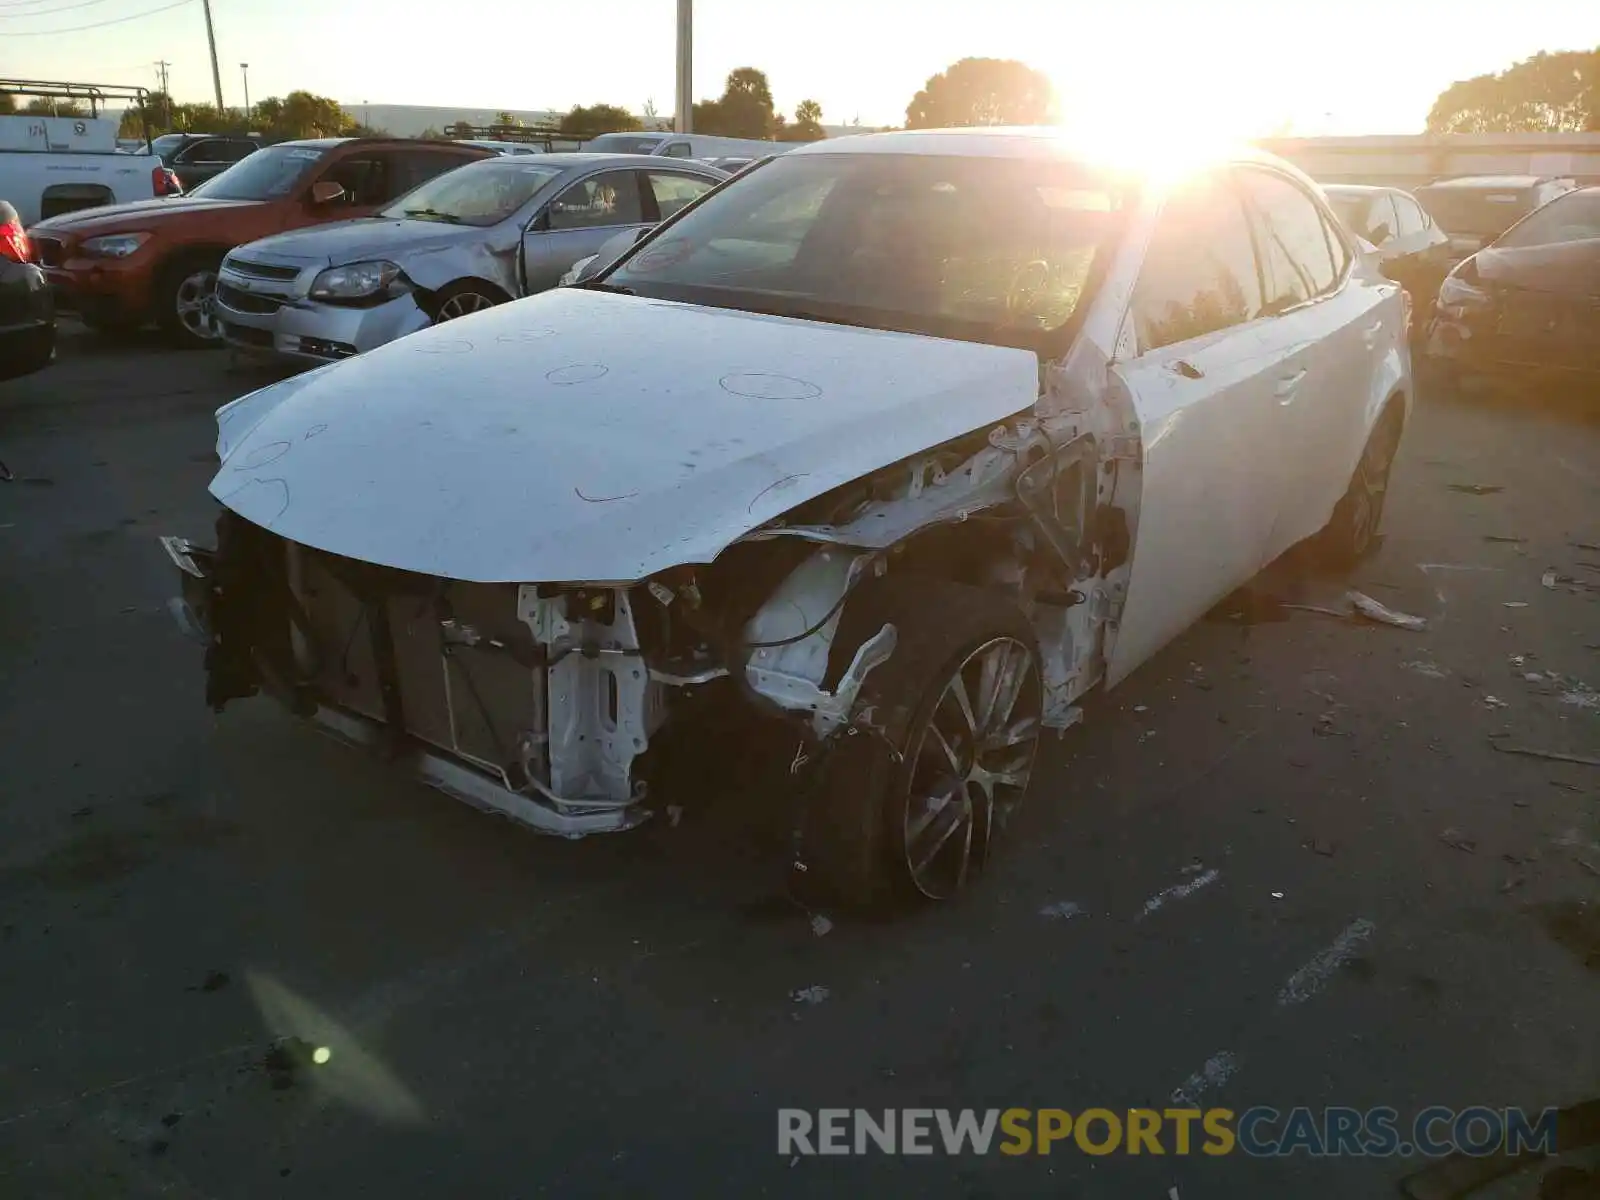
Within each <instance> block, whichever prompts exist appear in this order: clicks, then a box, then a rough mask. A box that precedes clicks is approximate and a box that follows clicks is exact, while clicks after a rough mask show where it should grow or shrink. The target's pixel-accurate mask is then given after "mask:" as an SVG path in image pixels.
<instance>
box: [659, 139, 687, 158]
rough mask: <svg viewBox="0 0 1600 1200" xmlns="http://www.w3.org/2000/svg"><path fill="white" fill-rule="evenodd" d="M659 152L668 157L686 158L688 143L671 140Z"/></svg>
mask: <svg viewBox="0 0 1600 1200" xmlns="http://www.w3.org/2000/svg"><path fill="white" fill-rule="evenodd" d="M661 153H662V154H664V155H666V156H667V157H668V158H688V157H689V143H688V142H673V143H672V144H671V145H669V146H668V147H667V148H666V149H665V150H663V151H661Z"/></svg>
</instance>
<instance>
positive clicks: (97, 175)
mask: <svg viewBox="0 0 1600 1200" xmlns="http://www.w3.org/2000/svg"><path fill="white" fill-rule="evenodd" d="M80 126H81V127H83V128H82V132H79V131H78V129H79V127H80ZM116 132H117V123H116V122H115V121H107V120H104V119H94V118H87V117H85V118H70V117H38V116H9V115H8V116H0V200H5V201H7V202H9V203H10V204H11V206H12V207H13V208H15V209H16V210H17V215H18V216H19V217H21V219H22V224H23V226H24V227H27V226H30V225H33V224H34V223H35V222H36V221H38V220H39V218H40V212H41V206H42V203H43V200H44V196H45V192H46V190H47V189H48V188H52V187H56V186H59V185H82V184H87V185H90V186H97V187H104V188H106V189H108V190H109V191H110V193H111V198H110V200H108V201H107V203H109V204H125V203H127V202H128V201H130V200H150V199H152V198H154V196H155V183H154V180H153V179H152V176H151V172H152V171H153V170H154V169H155V168H156V167H159V166H161V158H160V156H159V155H155V154H125V153H123V152H121V151H119V150H118V149H117V148H116ZM141 145H142V143H141Z"/></svg>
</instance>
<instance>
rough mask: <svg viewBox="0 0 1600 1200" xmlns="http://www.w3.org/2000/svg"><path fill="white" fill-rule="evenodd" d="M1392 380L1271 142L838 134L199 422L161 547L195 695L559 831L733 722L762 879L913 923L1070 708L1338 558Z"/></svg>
mask: <svg viewBox="0 0 1600 1200" xmlns="http://www.w3.org/2000/svg"><path fill="white" fill-rule="evenodd" d="M1168 174H1170V173H1168ZM1410 402H1411V368H1410V359H1409V356H1408V351H1407V349H1406V329H1405V310H1404V304H1403V298H1402V295H1401V292H1400V289H1399V288H1398V287H1396V286H1395V285H1394V284H1392V283H1390V282H1389V281H1388V280H1386V279H1384V278H1383V277H1382V276H1381V275H1380V274H1379V273H1378V272H1377V269H1376V267H1375V265H1374V263H1373V262H1372V260H1371V258H1370V256H1367V255H1364V254H1362V253H1361V251H1360V250H1359V248H1358V247H1357V246H1356V245H1355V244H1354V243H1353V242H1352V241H1351V239H1350V238H1349V236H1348V235H1347V234H1346V233H1344V232H1343V231H1342V230H1341V227H1340V225H1339V223H1338V222H1337V221H1336V220H1335V219H1334V218H1333V216H1332V214H1331V213H1330V211H1329V209H1328V207H1327V204H1326V202H1325V201H1324V199H1323V198H1322V196H1321V194H1320V193H1319V192H1318V190H1317V188H1316V186H1315V185H1314V184H1313V183H1311V182H1310V181H1309V180H1308V179H1307V178H1306V177H1305V176H1303V175H1301V174H1300V173H1298V172H1297V171H1295V170H1294V169H1293V168H1292V167H1289V166H1287V165H1286V164H1284V163H1282V162H1280V161H1278V160H1276V159H1273V158H1270V157H1267V156H1262V155H1256V154H1247V155H1243V156H1239V157H1234V158H1228V159H1224V160H1221V161H1215V162H1212V163H1209V164H1207V165H1206V166H1205V167H1203V168H1197V169H1195V170H1193V171H1190V172H1187V173H1185V174H1183V175H1182V176H1181V177H1179V178H1177V179H1170V178H1164V179H1163V180H1162V181H1161V182H1159V183H1158V182H1157V181H1156V180H1155V178H1154V177H1153V176H1142V175H1140V174H1138V173H1131V172H1126V171H1122V170H1112V169H1110V168H1108V167H1106V166H1103V165H1101V164H1100V163H1098V162H1097V161H1096V160H1094V159H1092V158H1089V157H1086V156H1083V155H1080V154H1078V153H1076V152H1075V151H1074V149H1073V148H1072V146H1071V145H1070V144H1069V143H1067V142H1065V141H1063V140H1061V139H1060V138H1059V137H1057V136H1056V135H1055V134H1054V133H1053V132H1051V131H1047V130H1028V129H1018V130H983V131H953V132H951V131H947V132H939V131H934V132H914V133H912V132H908V133H891V134H878V135H872V136H866V137H850V138H841V139H835V140H830V141H826V142H819V143H816V144H814V145H810V146H806V147H803V148H801V149H797V150H794V151H792V152H791V153H789V154H786V155H782V156H779V157H777V158H775V159H774V160H772V161H770V162H767V163H765V164H762V165H759V166H757V167H755V168H754V169H752V170H750V171H749V172H747V173H746V174H744V175H742V176H740V177H739V178H738V179H737V181H734V182H731V183H729V184H726V185H724V186H723V187H721V188H718V189H717V190H715V191H713V192H711V193H710V194H709V195H708V196H706V197H705V198H703V199H702V200H700V201H699V202H697V203H696V204H694V205H692V206H691V207H689V208H687V209H685V210H684V211H683V212H682V213H681V214H679V215H678V216H677V217H676V218H674V219H672V220H670V221H668V222H666V223H664V224H663V225H661V226H660V227H658V228H657V229H656V230H654V231H653V232H652V233H650V234H649V235H647V236H645V237H644V238H643V240H641V241H640V242H639V244H638V245H637V246H634V247H632V248H631V249H630V250H629V251H628V252H627V253H625V254H624V255H623V256H622V257H621V258H620V259H619V260H618V261H617V262H616V263H615V264H613V265H612V266H610V267H608V268H606V269H605V270H603V271H602V272H601V273H600V274H599V275H598V276H597V277H596V278H594V279H591V280H589V281H587V282H585V283H581V284H579V285H578V286H576V287H570V288H563V289H560V290H558V291H553V292H547V293H544V294H541V295H537V296H533V297H530V298H528V299H525V300H520V301H517V302H516V303H512V304H506V305H502V306H500V307H497V308H494V309H492V310H489V311H486V312H482V313H478V314H475V315H473V316H470V317H467V318H463V319H461V320H458V321H453V322H451V323H449V324H448V325H444V326H440V327H438V328H435V329H431V330H427V331H424V332H421V333H418V334H415V335H413V336H410V337H407V338H404V339H402V340H400V341H397V342H394V343H392V344H390V345H388V346H384V347H382V348H380V349H378V350H376V351H373V352H372V353H370V354H366V355H363V356H361V357H360V358H357V359H353V360H350V361H347V362H342V363H337V364H333V365H331V366H328V367H324V368H321V369H318V370H315V371H312V372H310V373H309V374H305V375H301V376H299V377H297V378H293V379H290V380H287V381H284V382H281V383H277V384H274V385H272V386H270V387H267V388H265V389H263V390H261V391H258V392H254V393H252V394H250V395H248V396H245V397H244V398H242V399H240V400H237V401H235V402H234V403H232V404H229V405H227V406H226V407H224V408H223V409H221V410H220V411H219V413H218V425H219V430H220V433H219V437H218V442H217V452H218V455H219V457H220V459H221V467H220V469H219V470H218V472H217V475H216V478H215V479H214V480H213V482H212V484H211V494H212V495H213V496H214V497H215V498H216V500H217V501H218V502H219V504H220V506H221V511H220V515H219V518H218V522H217V539H216V543H215V546H214V548H209V549H207V548H201V547H200V546H197V545H194V544H191V543H190V542H188V541H186V540H184V539H182V538H176V537H173V538H167V539H164V544H165V546H166V549H167V552H168V554H169V555H170V556H171V558H172V560H173V561H174V563H175V564H176V566H177V568H178V569H179V571H180V572H181V579H182V582H183V585H184V587H183V596H182V597H181V598H180V599H178V600H176V601H174V605H173V607H174V611H175V613H176V614H177V615H178V616H179V618H180V620H181V621H182V622H183V623H184V624H185V626H186V627H188V628H189V629H190V630H191V631H193V632H194V633H195V634H196V635H197V636H199V637H200V638H201V639H202V640H203V641H204V642H205V643H206V645H207V653H206V670H207V675H208V685H207V698H208V701H209V702H210V703H211V704H212V705H213V706H214V707H217V708H219V709H220V708H221V707H222V705H224V704H225V703H227V702H228V701H230V700H233V699H237V698H240V697H245V696H250V695H253V694H255V693H257V692H261V691H264V692H267V693H269V694H271V695H273V696H275V697H276V698H278V699H279V700H280V701H282V702H283V703H284V704H285V705H286V706H288V707H289V708H290V709H291V710H292V711H294V712H296V713H298V714H301V715H303V716H305V717H308V718H313V719H315V720H316V721H318V722H319V723H321V724H322V725H324V726H325V727H327V728H329V729H331V730H333V731H335V732H337V733H339V734H340V735H342V736H344V737H345V738H347V739H349V740H351V741H355V742H358V743H365V744H371V745H376V746H379V747H382V748H384V749H387V750H388V751H389V752H390V754H391V755H393V756H394V757H396V758H399V759H401V760H402V761H404V762H405V763H406V764H408V765H409V766H410V768H411V769H412V770H414V771H415V772H417V773H418V774H419V775H420V776H421V777H422V778H423V779H425V780H426V781H427V782H429V783H431V784H433V785H435V786H437V787H439V788H441V789H442V790H444V791H446V792H448V793H450V794H452V795H455V796H457V797H459V798H461V799H465V800H467V801H469V802H471V803H474V804H476V805H479V806H480V807H485V808H489V809H493V810H496V811H499V812H501V813H504V814H507V815H509V816H511V817H513V818H515V819H516V820H518V821H520V822H522V823H524V824H526V825H529V826H531V827H533V828H534V829H537V830H541V831H545V832H549V833H556V834H563V835H568V836H579V835H583V834H588V833H594V832H601V831H609V830H621V829H626V828H628V827H630V826H633V825H636V824H638V823H639V822H640V821H642V820H644V819H645V818H646V817H648V816H649V815H650V813H651V812H652V811H653V810H654V809H655V808H656V807H658V806H663V805H665V804H667V803H669V802H672V801H673V796H672V795H671V794H667V793H665V792H664V790H663V788H662V787H660V786H657V787H656V788H654V789H652V787H651V783H652V778H653V775H654V771H655V769H656V768H657V766H658V765H659V763H660V762H661V760H662V752H663V748H664V747H666V746H668V745H674V744H676V745H683V746H688V747H691V750H690V753H691V754H693V755H694V761H695V762H696V763H697V764H698V766H697V769H698V770H700V771H701V772H706V771H714V770H715V769H716V764H717V762H718V760H719V757H720V756H723V755H726V754H727V753H728V751H727V749H726V747H727V745H728V742H729V739H730V737H731V736H732V735H731V734H730V729H731V728H732V726H731V724H730V722H731V721H732V720H733V719H734V717H735V716H736V715H739V714H749V715H751V716H753V717H754V718H756V719H757V720H759V721H762V722H771V723H775V724H776V726H777V727H778V728H780V729H783V728H785V727H786V728H787V729H788V730H789V731H790V733H792V737H793V739H794V740H793V742H791V743H790V745H792V746H794V749H793V752H792V759H786V761H785V764H784V765H785V767H786V768H787V770H786V775H787V777H788V778H789V779H790V780H791V781H792V783H793V787H792V789H791V791H792V795H790V796H788V797H786V798H780V797H777V796H774V795H772V794H770V793H764V794H759V795H752V796H751V797H750V803H753V804H777V803H780V802H781V803H786V804H790V805H792V812H791V813H790V814H789V815H788V816H787V817H786V819H787V820H788V821H789V823H790V824H791V825H792V828H793V830H794V845H795V847H796V862H795V867H796V869H797V870H799V871H803V872H804V873H805V874H806V876H807V877H808V878H809V879H811V880H813V881H820V882H822V883H823V884H825V885H826V886H827V888H828V889H829V890H830V891H831V892H832V893H833V894H834V895H836V896H838V897H840V898H842V899H845V900H848V901H852V902H860V903H871V902H874V901H876V900H878V899H882V898H887V897H890V896H894V895H904V896H911V897H923V898H927V899H934V900H937V899H943V898H945V897H948V896H951V895H952V894H954V893H955V892H956V891H958V890H959V889H960V888H961V887H962V886H963V885H964V884H965V883H967V882H968V881H969V880H971V879H972V878H973V877H974V875H975V874H976V872H977V871H978V869H979V868H980V867H981V866H983V865H984V864H985V863H986V862H988V861H989V860H990V858H991V855H992V852H993V850H994V848H995V847H996V844H997V841H998V840H999V838H1000V837H1001V835H1002V834H1003V832H1004V830H1005V829H1006V826H1007V824H1008V822H1009V821H1010V819H1011V818H1012V816H1013V815H1014V813H1015V812H1016V809H1017V806H1018V805H1019V804H1020V803H1021V802H1022V800H1023V797H1024V795H1025V793H1026V791H1027V787H1028V779H1029V773H1030V770H1031V768H1032V765H1033V759H1034V753H1035V748H1036V746H1037V743H1038V741H1039V738H1040V736H1041V732H1042V731H1043V730H1046V729H1061V728H1064V727H1066V726H1068V725H1071V724H1073V723H1074V721H1075V720H1076V719H1077V718H1078V716H1079V709H1078V707H1077V705H1078V702H1079V700H1080V698H1081V697H1082V696H1083V695H1084V693H1085V692H1087V691H1088V690H1089V689H1090V688H1092V687H1094V686H1095V685H1097V684H1099V685H1103V686H1106V687H1112V686H1115V685H1116V684H1118V683H1119V682H1120V681H1121V680H1122V679H1124V678H1125V677H1126V676H1127V675H1128V673H1129V672H1130V671H1132V670H1133V669H1134V668H1135V667H1137V666H1138V665H1139V664H1140V663H1142V662H1143V661H1145V660H1146V659H1148V658H1149V657H1150V656H1151V655H1152V654H1153V653H1155V652H1156V651H1157V650H1158V649H1159V648H1160V647H1161V646H1162V645H1163V644H1165V643H1166V642H1168V641H1169V640H1171V639H1172V638H1173V637H1174V636H1176V635H1177V634H1178V633H1180V632H1181V631H1182V630H1183V629H1184V628H1185V627H1187V626H1188V625H1189V624H1190V623H1191V622H1193V621H1194V620H1195V619H1196V618H1197V617H1199V616H1200V615H1201V614H1202V613H1204V612H1205V611H1206V609H1208V608H1209V607H1211V606H1212V605H1214V604H1215V603H1216V602H1217V601H1218V600H1219V599H1220V598H1222V597H1223V596H1224V595H1226V594H1227V593H1228V592H1229V591H1230V590H1232V589H1234V588H1235V587H1237V586H1239V585H1240V584H1241V583H1243V582H1245V581H1246V580H1248V579H1249V578H1250V577H1251V576H1253V575H1254V574H1256V572H1257V571H1259V570H1260V569H1261V568H1262V567H1263V566H1264V565H1266V564H1267V563H1268V562H1270V561H1271V560H1273V559H1274V558H1276V557H1277V556H1279V555H1280V554H1282V553H1283V552H1284V551H1286V550H1288V549H1289V548H1290V547H1292V546H1295V545H1296V544H1298V543H1301V542H1303V541H1306V540H1308V539H1316V543H1317V544H1318V545H1319V546H1320V548H1321V549H1322V550H1323V551H1324V552H1326V553H1327V554H1328V555H1330V556H1331V557H1334V558H1337V559H1342V560H1346V561H1354V560H1355V559H1357V558H1359V557H1360V556H1361V555H1362V554H1363V553H1364V552H1365V551H1366V550H1367V549H1368V548H1369V546H1370V544H1371V543H1372V540H1373V537H1374V533H1375V531H1376V529H1377V527H1378V523H1379V520H1380V519H1381V516H1382V512H1383V501H1384V495H1385V491H1386V487H1387V482H1388V477H1389V467H1390V464H1391V462H1392V461H1393V458H1394V455H1395V451H1396V449H1397V447H1398V444H1399V440H1400V435H1401V431H1402V429H1403V427H1404V425H1405V422H1406V419H1407V416H1408V413H1409V406H1410Z"/></svg>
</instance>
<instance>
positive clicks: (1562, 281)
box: [1475, 238, 1600, 296]
mask: <svg viewBox="0 0 1600 1200" xmlns="http://www.w3.org/2000/svg"><path fill="white" fill-rule="evenodd" d="M1475 265H1476V266H1477V269H1478V277H1479V278H1480V279H1486V280H1488V281H1489V282H1490V283H1498V284H1502V285H1504V286H1506V287H1514V288H1522V289H1524V290H1526V291H1532V292H1556V293H1560V294H1563V295H1569V296H1600V238H1585V239H1583V240H1582V241H1577V242H1557V243H1555V244H1554V245H1550V246H1520V247H1510V246H1507V247H1503V248H1497V247H1494V246H1490V247H1489V248H1488V249H1487V250H1480V251H1478V257H1477V262H1476V264H1475Z"/></svg>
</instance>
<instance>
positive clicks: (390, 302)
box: [215, 154, 728, 362]
mask: <svg viewBox="0 0 1600 1200" xmlns="http://www.w3.org/2000/svg"><path fill="white" fill-rule="evenodd" d="M471 166H472V168H473V169H472V170H465V169H462V170H455V171H450V172H448V173H446V174H444V175H441V176H439V177H438V178H436V179H432V180H430V181H429V182H427V183H425V184H423V185H422V186H421V187H419V188H417V189H415V190H414V191H412V192H410V193H408V194H407V195H404V196H402V197H400V199H398V200H396V201H395V202H394V203H393V204H392V205H391V206H390V207H388V208H387V209H385V210H384V211H383V212H381V213H379V214H378V215H377V216H375V217H369V218H366V219H362V220H354V221H341V222H339V223H338V224H336V225H324V226H321V227H319V228H315V229H303V230H297V231H295V232H292V233H285V234H279V235H277V236H275V237H269V238H263V239H261V240H260V241H257V242H252V243H250V244H249V245H246V246H241V247H239V248H238V249H237V250H234V251H233V252H232V253H230V254H229V255H228V257H227V258H226V259H225V260H223V263H222V268H221V270H220V271H219V273H218V277H217V292H216V300H215V308H216V316H217V320H218V321H219V323H220V326H221V329H222V334H223V337H224V338H225V339H226V340H227V341H228V343H229V344H230V345H232V346H234V347H236V348H239V349H243V350H254V351H267V352H271V353H275V354H277V355H280V356H282V357H285V358H292V359H299V360H303V361H311V362H327V361H331V360H337V359H341V358H349V357H350V356H351V355H354V354H359V353H361V352H363V351H366V350H371V349H373V348H374V347H376V346H381V345H383V344H384V343H386V342H391V341H393V340H394V339H395V338H398V337H402V336H404V335H405V334H407V333H411V332H413V331H415V330H418V329H425V328H427V327H428V326H429V325H432V324H437V323H439V322H441V321H450V320H454V319H455V318H456V317H460V316H465V315H466V314H467V313H473V312H477V311H478V310H479V309H484V308H491V307H493V306H494V305H496V304H503V303H505V302H506V301H507V300H514V299H516V298H517V297H519V296H527V295H531V294H532V293H534V292H538V291H543V290H544V289H545V288H548V287H554V286H555V284H556V282H557V281H558V280H559V279H560V278H561V273H562V272H563V271H565V270H566V269H567V268H568V267H570V266H571V265H572V263H573V262H574V261H575V260H577V259H580V258H583V257H585V256H587V255H590V254H592V253H594V251H595V250H596V249H598V248H599V246H600V245H601V244H602V243H604V242H605V241H607V239H609V238H611V237H612V236H613V235H614V234H617V233H619V232H627V231H636V232H642V231H643V230H644V229H645V228H646V227H648V226H649V225H651V224H654V223H655V222H657V221H660V220H662V219H663V218H665V217H670V216H672V215H674V214H675V213H676V212H677V211H678V210H679V209H681V208H684V207H686V206H687V205H689V204H691V203H692V202H693V201H695V200H696V199H698V198H699V197H700V196H702V195H704V194H705V193H706V192H708V191H710V190H711V189H712V188H713V187H715V186H716V185H717V184H719V183H721V182H722V181H723V180H724V179H726V178H727V177H728V175H727V173H726V172H723V171H718V170H716V169H715V168H713V167H708V166H706V165H705V164H703V163H695V162H679V161H677V160H669V161H663V160H661V159H655V160H649V161H647V160H646V159H645V158H644V156H642V155H636V154H541V155H539V156H537V158H535V157H534V156H532V155H520V156H508V155H502V156H500V157H498V158H491V159H486V160H483V161H481V162H477V163H472V164H471Z"/></svg>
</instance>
